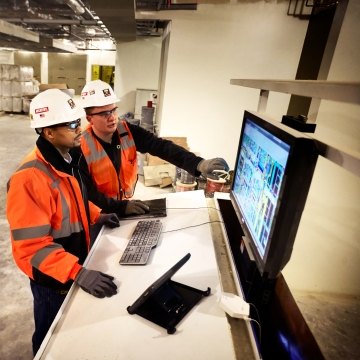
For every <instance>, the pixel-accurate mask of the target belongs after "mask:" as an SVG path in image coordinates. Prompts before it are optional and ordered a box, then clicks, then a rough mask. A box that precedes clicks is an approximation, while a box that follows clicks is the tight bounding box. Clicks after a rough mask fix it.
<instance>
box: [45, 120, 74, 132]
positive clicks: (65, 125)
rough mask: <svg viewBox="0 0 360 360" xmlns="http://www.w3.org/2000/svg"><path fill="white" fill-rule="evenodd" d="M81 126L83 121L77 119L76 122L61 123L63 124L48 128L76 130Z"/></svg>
mask: <svg viewBox="0 0 360 360" xmlns="http://www.w3.org/2000/svg"><path fill="white" fill-rule="evenodd" d="M80 125H81V119H77V120H74V121H70V122H66V123H61V124H56V125H51V126H47V127H49V128H56V127H67V128H68V129H69V130H75V129H77V128H78V127H79V126H80Z"/></svg>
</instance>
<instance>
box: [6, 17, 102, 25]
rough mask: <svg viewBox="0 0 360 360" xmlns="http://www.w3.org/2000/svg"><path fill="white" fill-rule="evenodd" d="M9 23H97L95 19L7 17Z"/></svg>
mask: <svg viewBox="0 0 360 360" xmlns="http://www.w3.org/2000/svg"><path fill="white" fill-rule="evenodd" d="M6 21H7V22H10V23H26V24H57V25H98V22H97V21H96V20H66V19H48V20H44V19H26V18H9V19H6Z"/></svg>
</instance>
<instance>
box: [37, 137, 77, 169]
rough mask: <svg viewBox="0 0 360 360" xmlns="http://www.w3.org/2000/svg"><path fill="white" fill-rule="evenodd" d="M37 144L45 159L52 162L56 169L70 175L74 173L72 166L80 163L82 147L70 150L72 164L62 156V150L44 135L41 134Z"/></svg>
mask: <svg viewBox="0 0 360 360" xmlns="http://www.w3.org/2000/svg"><path fill="white" fill-rule="evenodd" d="M36 146H37V148H38V149H39V151H40V152H41V154H42V156H43V157H44V159H45V160H46V161H47V162H48V163H50V164H51V165H52V166H53V167H54V168H55V169H56V170H58V171H62V172H65V173H67V174H69V175H72V168H73V167H74V165H75V166H76V164H78V161H79V157H80V149H77V148H74V149H71V150H70V155H71V157H72V162H71V164H69V163H67V162H66V161H65V160H64V158H63V157H62V156H61V154H60V152H59V151H58V150H57V149H56V148H55V146H54V145H52V144H51V143H50V142H49V141H47V140H46V139H45V138H44V137H42V136H39V138H38V139H37V141H36Z"/></svg>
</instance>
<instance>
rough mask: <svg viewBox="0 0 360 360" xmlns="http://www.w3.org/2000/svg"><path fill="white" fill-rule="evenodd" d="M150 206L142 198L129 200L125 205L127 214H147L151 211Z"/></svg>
mask: <svg viewBox="0 0 360 360" xmlns="http://www.w3.org/2000/svg"><path fill="white" fill-rule="evenodd" d="M149 210H150V208H149V206H147V205H146V204H144V203H143V202H142V201H140V200H128V202H127V204H126V207H125V215H131V214H137V215H141V214H145V213H146V212H149Z"/></svg>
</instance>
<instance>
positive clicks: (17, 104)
mask: <svg viewBox="0 0 360 360" xmlns="http://www.w3.org/2000/svg"><path fill="white" fill-rule="evenodd" d="M12 111H13V112H19V113H20V112H22V98H21V97H14V96H13V97H12Z"/></svg>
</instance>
